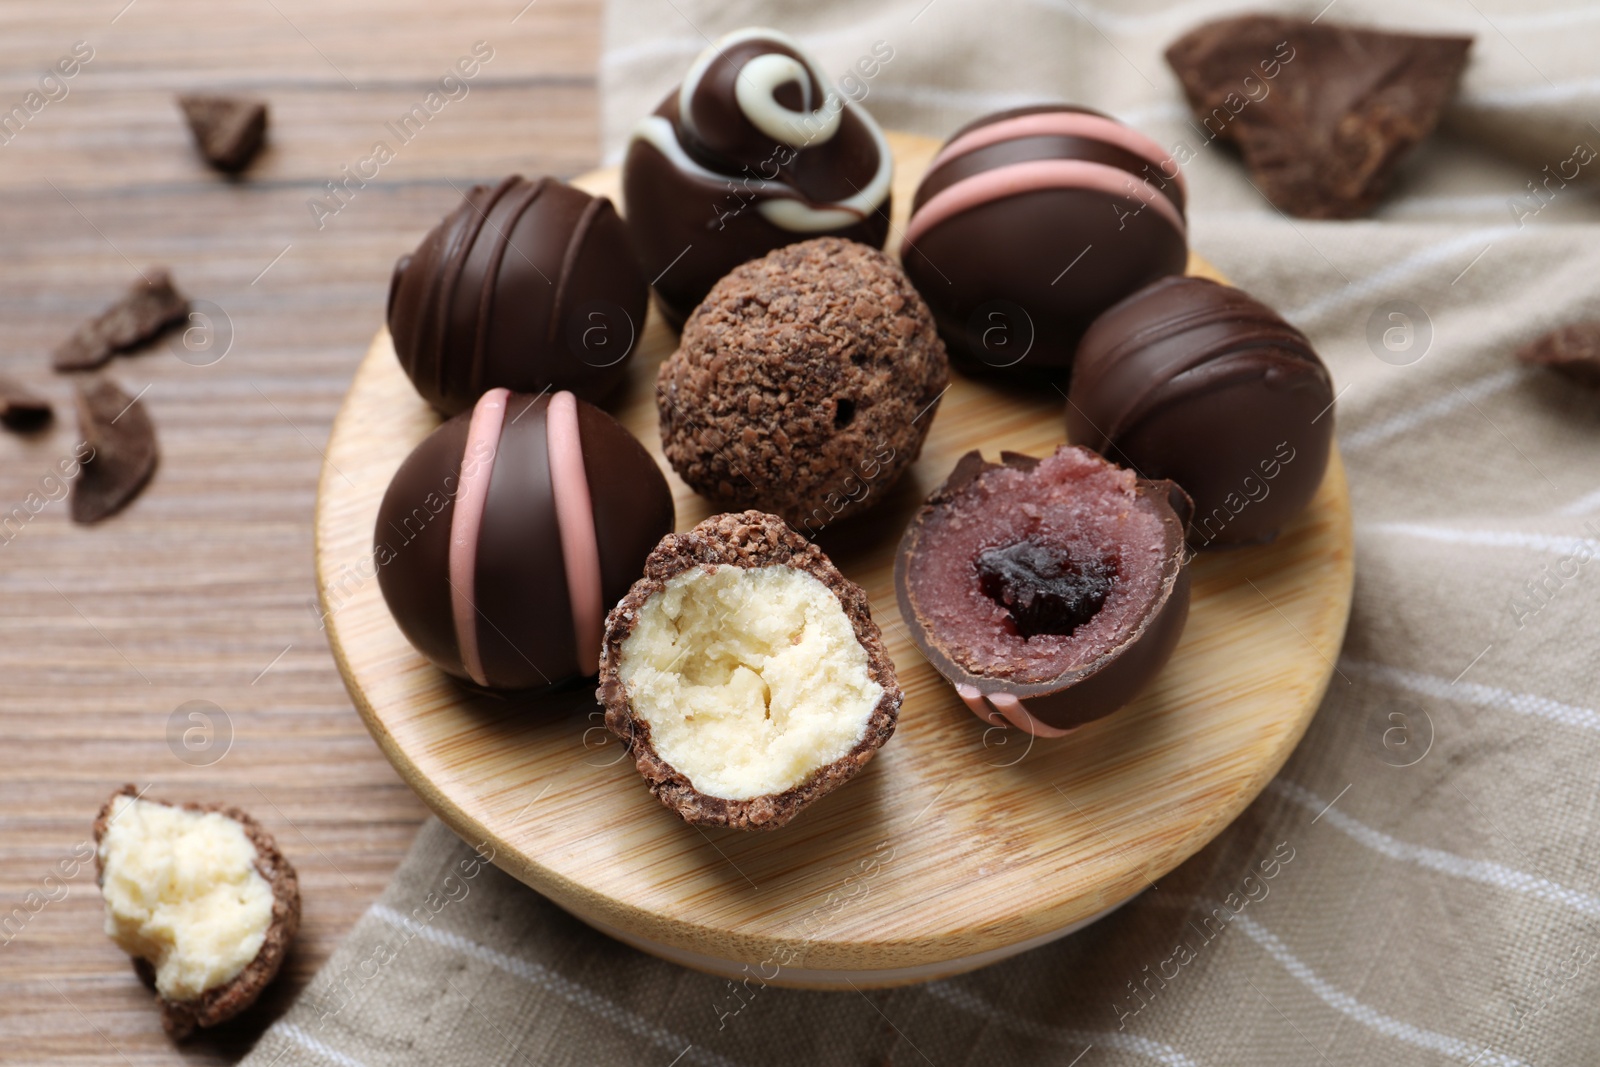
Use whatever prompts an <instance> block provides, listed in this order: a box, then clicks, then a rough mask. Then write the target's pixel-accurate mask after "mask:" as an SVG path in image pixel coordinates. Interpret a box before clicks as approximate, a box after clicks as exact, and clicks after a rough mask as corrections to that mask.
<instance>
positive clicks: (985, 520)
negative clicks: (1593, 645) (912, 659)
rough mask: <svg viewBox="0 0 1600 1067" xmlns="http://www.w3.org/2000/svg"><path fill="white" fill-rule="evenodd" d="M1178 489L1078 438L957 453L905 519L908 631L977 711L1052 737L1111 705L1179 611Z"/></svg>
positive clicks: (1180, 616) (1182, 602)
mask: <svg viewBox="0 0 1600 1067" xmlns="http://www.w3.org/2000/svg"><path fill="white" fill-rule="evenodd" d="M1188 519H1189V498H1188V497H1186V496H1185V495H1184V494H1183V490H1181V489H1179V488H1178V487H1177V486H1176V485H1174V484H1173V483H1171V482H1152V481H1145V480H1144V479H1141V478H1138V477H1136V476H1135V475H1134V473H1133V472H1132V471H1128V470H1124V469H1122V468H1121V467H1118V466H1116V465H1115V464H1112V463H1108V462H1106V461H1105V460H1104V459H1102V458H1100V457H1099V456H1097V455H1095V454H1094V453H1093V452H1090V451H1089V450H1088V449H1085V448H1073V447H1069V446H1062V447H1061V448H1060V449H1058V450H1057V451H1056V452H1055V454H1054V455H1051V456H1047V457H1045V458H1044V459H1035V458H1033V457H1032V456H1023V455H1018V454H1016V453H1002V454H1001V456H1000V462H999V463H989V462H986V461H985V460H984V459H983V457H982V456H980V455H979V454H978V453H977V452H969V453H967V454H966V455H965V456H963V457H962V458H961V460H960V462H958V463H957V464H956V467H955V470H954V471H953V472H951V474H950V477H949V479H948V480H946V482H945V484H944V485H943V486H941V487H940V488H939V489H937V490H935V491H934V493H933V495H932V496H931V497H929V498H928V501H927V503H926V504H924V505H923V507H922V510H921V511H919V512H918V513H917V515H916V516H915V518H913V519H912V521H911V525H910V526H909V527H907V529H906V533H905V536H904V538H902V539H901V542H900V549H899V552H898V554H897V555H896V558H895V569H894V581H895V590H896V592H897V593H898V595H899V599H900V615H901V618H903V619H905V621H906V628H907V629H908V630H909V631H910V634H911V639H912V641H914V642H915V643H916V646H917V648H918V649H919V650H921V652H922V654H923V655H924V656H926V657H927V658H928V662H929V663H931V664H933V667H934V669H935V670H937V671H938V672H939V673H940V674H942V675H943V676H944V677H945V679H946V680H948V681H949V682H950V683H951V684H952V685H954V686H955V687H956V692H957V693H958V694H959V695H960V697H961V699H962V701H963V702H965V703H966V705H967V707H968V708H970V709H971V710H972V712H973V714H975V715H977V716H978V717H979V718H980V719H982V720H984V721H985V722H988V723H991V724H994V725H1003V724H1004V723H1007V722H1009V723H1010V724H1011V725H1013V726H1016V727H1019V728H1021V729H1023V730H1026V731H1028V732H1030V733H1033V734H1037V735H1038V736H1041V737H1059V736H1061V735H1062V734H1064V733H1067V732H1069V731H1071V730H1073V729H1075V728H1077V727H1079V726H1081V725H1083V724H1084V723H1086V722H1089V721H1091V720H1093V719H1098V718H1100V717H1102V716H1104V715H1109V714H1111V713H1112V712H1113V711H1116V710H1117V709H1118V708H1120V707H1122V706H1123V705H1124V704H1126V703H1127V702H1128V701H1129V700H1131V699H1133V697H1134V696H1135V695H1136V694H1137V693H1138V692H1139V690H1140V689H1142V688H1143V687H1144V686H1145V684H1146V683H1148V682H1149V681H1150V680H1151V679H1152V678H1153V677H1154V676H1155V675H1156V673H1157V672H1158V671H1159V670H1160V669H1161V667H1162V665H1163V664H1165V663H1166V661H1167V658H1168V657H1169V656H1171V654H1172V650H1173V649H1174V648H1175V647H1176V646H1177V643H1178V637H1179V636H1180V635H1181V634H1182V632H1183V625H1184V622H1185V621H1186V620H1187V619H1188V616H1189V573H1188V570H1187V568H1186V567H1185V565H1184V564H1185V552H1184V543H1183V531H1184V527H1185V525H1186V524H1187V522H1188Z"/></svg>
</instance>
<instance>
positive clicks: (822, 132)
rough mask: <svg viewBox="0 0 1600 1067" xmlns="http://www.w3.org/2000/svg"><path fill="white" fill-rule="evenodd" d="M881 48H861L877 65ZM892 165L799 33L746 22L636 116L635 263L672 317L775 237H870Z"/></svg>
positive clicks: (626, 177) (631, 194)
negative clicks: (638, 118) (647, 111)
mask: <svg viewBox="0 0 1600 1067" xmlns="http://www.w3.org/2000/svg"><path fill="white" fill-rule="evenodd" d="M882 47H886V46H882ZM889 54H892V53H889ZM886 58H887V56H885V55H883V54H881V49H875V50H874V52H873V54H872V55H871V56H870V57H864V58H863V61H862V62H863V63H864V64H868V65H870V67H869V69H870V71H871V73H873V74H875V73H876V69H877V64H878V63H880V62H881V61H884V60H886ZM863 76H870V74H868V73H867V71H866V70H863ZM893 167H894V161H893V158H892V157H891V155H890V152H889V143H888V142H887V141H886V140H884V137H883V133H882V131H881V130H879V129H878V124H877V123H876V122H874V121H873V119H872V116H871V115H869V114H867V112H866V110H865V109H864V108H862V107H861V106H859V105H858V104H856V103H855V102H854V101H852V100H851V99H849V98H848V97H847V96H844V95H842V94H841V93H839V92H838V91H837V90H836V89H835V88H834V87H833V86H832V85H831V84H830V83H829V81H828V79H827V78H826V77H825V76H824V75H823V73H822V67H821V65H820V64H818V63H817V62H816V60H814V59H812V58H811V57H810V56H809V55H807V54H806V52H805V50H804V49H802V48H801V47H800V45H799V43H798V42H797V41H795V40H794V39H793V38H792V37H789V36H788V35H787V34H783V33H780V32H778V31H777V30H770V29H761V28H755V27H752V28H747V29H742V30H735V31H733V32H732V33H729V34H726V35H724V36H723V37H721V38H719V39H718V40H717V41H715V42H713V43H712V44H711V45H709V46H707V48H706V49H705V51H703V52H701V53H700V55H699V56H698V57H697V58H696V59H695V61H694V63H693V65H691V66H690V68H689V72H688V73H687V74H686V75H685V76H684V79H683V83H682V84H681V85H680V86H679V87H678V88H677V89H676V90H674V91H673V92H672V93H671V94H670V95H669V96H668V97H667V98H666V99H665V100H663V101H662V102H661V105H660V106H659V107H657V108H656V110H655V113H654V114H653V115H650V116H648V117H646V118H645V119H643V120H642V121H640V123H639V124H638V125H637V126H636V127H635V128H634V131H633V137H632V140H631V141H630V142H629V144H628V153H627V156H626V157H625V158H624V160H623V164H622V202H623V210H624V212H625V213H626V215H627V223H628V233H629V235H630V236H631V237H632V239H633V247H634V251H635V253H636V254H637V256H638V258H639V264H640V266H642V267H643V268H644V276H645V277H646V278H650V279H653V281H652V282H651V284H652V285H653V286H654V287H655V291H656V295H657V296H658V297H659V298H660V300H661V304H662V307H663V308H664V309H665V310H666V312H667V315H668V317H669V318H671V319H672V320H673V321H674V322H682V321H683V319H684V318H685V317H686V316H687V315H688V314H689V312H690V311H691V310H692V309H693V308H694V306H695V305H696V304H698V303H699V302H700V300H701V299H702V298H703V297H704V296H705V295H706V293H707V292H708V291H710V289H711V286H712V285H713V284H714V283H715V282H716V280H717V279H718V278H720V277H722V276H723V275H724V274H726V273H728V271H730V270H732V269H733V268H734V267H736V266H738V265H739V264H740V263H743V262H744V261H745V260H748V259H754V258H756V257H757V256H760V255H764V254H765V253H767V252H770V251H772V249H774V248H777V247H779V246H780V245H786V244H788V243H790V242H791V241H803V240H805V239H806V238H808V237H821V236H824V235H834V236H838V237H848V238H850V239H851V240H854V241H861V242H863V243H865V244H869V245H872V246H873V247H875V248H876V247H881V246H882V245H883V241H884V238H885V237H886V236H888V233H889V184H890V179H891V177H892V175H893Z"/></svg>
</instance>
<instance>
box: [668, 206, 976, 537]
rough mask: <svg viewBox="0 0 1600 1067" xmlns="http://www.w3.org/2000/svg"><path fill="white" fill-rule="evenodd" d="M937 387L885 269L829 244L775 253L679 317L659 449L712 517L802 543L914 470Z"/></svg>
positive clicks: (927, 337)
mask: <svg viewBox="0 0 1600 1067" xmlns="http://www.w3.org/2000/svg"><path fill="white" fill-rule="evenodd" d="M948 378H949V361H948V359H947V358H946V356H945V349H944V344H943V342H941V341H940V340H939V336H938V332H937V331H936V330H935V328H934V323H933V316H932V314H931V313H930V312H929V311H928V307H927V305H926V304H924V303H923V301H922V298H921V297H920V296H918V295H917V292H916V290H915V289H913V288H912V286H911V282H910V281H909V280H908V279H907V278H906V276H905V274H904V273H903V272H902V271H901V270H900V268H899V267H897V266H895V264H894V263H893V261H891V260H890V259H889V257H887V256H885V255H884V254H883V253H882V252H879V251H877V250H876V249H873V248H869V247H867V246H866V245H863V244H857V243H855V242H852V241H846V240H844V239H842V238H837V237H823V238H818V239H816V240H811V241H805V242H802V243H800V244H794V245H788V246H785V247H783V248H780V249H778V250H776V251H774V252H771V253H769V254H768V255H766V256H763V257H762V258H761V259H757V260H752V261H751V262H749V263H746V264H744V265H742V266H740V267H738V268H736V269H735V270H734V271H733V272H732V273H730V274H728V275H727V276H726V277H724V278H723V279H722V280H721V281H719V282H718V283H717V284H716V286H715V287H714V288H713V289H712V290H711V293H710V295H708V296H707V297H706V299H705V301H704V302H703V303H702V304H701V305H700V306H699V307H697V308H696V309H695V311H694V313H693V314H692V315H690V316H689V320H688V322H687V323H685V325H684V328H683V337H682V341H681V343H680V344H679V346H678V349H677V351H676V352H674V353H673V354H672V356H671V357H670V358H668V359H667V361H666V362H665V363H663V364H662V365H661V371H660V375H659V377H658V378H657V380H656V407H657V408H658V410H659V412H660V416H661V442H662V447H663V450H664V451H665V453H666V456H667V459H668V461H669V462H670V463H671V464H672V466H673V469H675V470H676V471H677V472H678V474H679V475H681V476H682V478H683V480H684V481H686V482H688V483H689V485H690V486H692V487H693V488H694V489H695V490H696V491H697V492H699V493H701V494H703V495H705V496H707V497H709V498H710V499H711V500H713V501H715V502H716V503H717V504H718V505H719V506H722V507H729V508H734V507H753V508H758V509H760V510H762V511H768V512H772V513H775V514H777V515H779V516H781V517H783V518H784V519H785V520H787V521H788V522H790V523H791V524H793V525H794V526H795V527H796V528H797V529H800V530H802V531H805V532H807V533H815V532H816V530H817V529H818V528H820V526H821V525H825V524H826V523H827V522H830V521H833V520H834V519H838V518H842V517H844V516H846V515H850V514H854V513H856V512H858V511H861V510H864V509H865V508H867V507H869V506H870V505H871V504H873V503H875V502H877V500H879V499H880V498H881V497H882V496H883V495H884V494H885V493H886V492H887V491H888V489H889V487H890V486H891V485H893V484H894V482H895V480H896V479H897V478H899V476H900V475H901V473H903V472H904V471H905V469H906V468H907V467H909V466H910V465H911V464H912V462H914V461H915V460H916V458H917V455H918V453H920V452H921V450H922V442H923V438H924V437H925V436H926V435H927V432H928V427H929V426H930V425H931V424H932V422H933V418H934V415H935V413H936V411H937V405H938V400H939V397H940V395H941V394H942V393H943V391H944V388H945V385H946V383H947V381H948Z"/></svg>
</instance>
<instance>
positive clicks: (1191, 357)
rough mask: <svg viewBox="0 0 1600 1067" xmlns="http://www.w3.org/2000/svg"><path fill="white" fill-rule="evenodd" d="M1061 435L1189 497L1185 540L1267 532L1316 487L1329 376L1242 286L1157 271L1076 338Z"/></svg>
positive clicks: (1200, 543) (1322, 461)
mask: <svg viewBox="0 0 1600 1067" xmlns="http://www.w3.org/2000/svg"><path fill="white" fill-rule="evenodd" d="M1067 439H1068V440H1070V441H1072V442H1073V443H1074V444H1079V445H1084V446H1086V447H1088V448H1092V449H1094V450H1095V451H1096V452H1100V453H1103V454H1104V455H1106V456H1108V457H1110V458H1111V459H1113V460H1115V461H1116V462H1118V463H1125V464H1127V465H1128V466H1130V467H1132V468H1133V469H1134V470H1136V471H1138V472H1139V473H1140V474H1141V475H1144V476H1145V477H1148V478H1170V479H1172V480H1173V481H1175V482H1177V483H1178V484H1179V485H1181V486H1183V488H1184V490H1185V491H1186V492H1187V493H1188V494H1189V496H1190V497H1192V498H1193V499H1194V507H1195V515H1194V525H1193V526H1192V527H1191V528H1190V531H1189V539H1190V544H1191V545H1192V546H1193V547H1194V548H1204V547H1206V546H1208V545H1212V544H1241V543H1249V542H1253V541H1264V540H1267V539H1269V538H1271V537H1272V536H1273V535H1274V534H1276V533H1277V532H1278V530H1279V528H1281V527H1282V526H1283V524H1284V523H1285V522H1287V521H1289V519H1290V518H1292V517H1293V516H1294V515H1295V514H1296V513H1297V512H1299V511H1300V509H1301V508H1303V507H1305V506H1306V504H1307V503H1309V502H1310V500H1311V498H1312V497H1313V496H1315V495H1316V492H1317V487H1318V486H1320V485H1321V484H1322V473H1323V471H1324V469H1325V468H1326V467H1327V465H1328V452H1329V450H1330V449H1331V448H1332V445H1333V382H1332V380H1331V379H1330V378H1329V376H1328V370H1327V368H1326V367H1324V366H1323V365H1322V360H1320V359H1318V358H1317V354H1316V352H1315V351H1313V350H1312V348H1311V343H1310V342H1309V341H1307V340H1306V338H1305V335H1304V334H1302V333H1301V332H1300V331H1299V330H1297V329H1295V328H1294V327H1293V326H1290V325H1289V324H1288V323H1287V322H1284V321H1283V319H1281V318H1279V317H1278V315H1277V313H1276V312H1274V311H1273V310H1272V309H1271V308H1269V307H1267V306H1266V305H1265V304H1262V303H1261V302H1260V301H1258V300H1255V299H1253V298H1252V297H1250V296H1248V295H1247V294H1245V293H1244V292H1242V291H1240V290H1238V289H1234V288H1231V287H1229V286H1226V285H1218V284H1217V283H1216V282H1212V281H1208V280H1206V279H1204V278H1164V279H1162V280H1161V281H1159V282H1156V283H1155V284H1154V285H1152V286H1150V287H1148V288H1146V289H1142V290H1140V291H1139V292H1137V293H1135V294H1134V295H1132V296H1130V297H1128V298H1127V299H1126V300H1124V301H1122V303H1120V304H1118V305H1117V306H1116V307H1114V308H1112V309H1111V310H1110V311H1107V312H1106V313H1105V314H1104V315H1102V316H1101V317H1100V318H1099V319H1098V320H1096V321H1095V324H1094V326H1093V327H1091V328H1090V330H1089V332H1088V333H1087V334H1086V335H1085V336H1084V338H1083V344H1082V345H1081V346H1080V347H1079V349H1078V363H1077V369H1076V370H1075V371H1074V372H1073V378H1072V391H1071V392H1070V394H1069V403H1068V404H1067Z"/></svg>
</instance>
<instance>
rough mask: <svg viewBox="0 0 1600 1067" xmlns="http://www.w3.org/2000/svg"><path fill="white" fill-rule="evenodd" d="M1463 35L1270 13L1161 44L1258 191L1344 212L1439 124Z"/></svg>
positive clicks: (1211, 129)
mask: <svg viewBox="0 0 1600 1067" xmlns="http://www.w3.org/2000/svg"><path fill="white" fill-rule="evenodd" d="M1471 47H1472V38H1470V37H1425V36H1419V35H1415V34H1407V33H1384V32H1380V31H1378V30H1370V29H1365V28H1361V27H1355V26H1341V25H1338V24H1336V23H1332V22H1327V21H1319V22H1308V21H1306V20H1304V19H1294V18H1280V17H1277V16H1273V15H1243V16H1238V17H1233V18H1225V19H1219V20H1217V21H1215V22H1208V23H1206V24H1204V25H1202V26H1198V27H1196V28H1195V29H1193V30H1190V31H1189V32H1188V33H1186V34H1185V35H1184V36H1182V37H1180V38H1179V39H1178V40H1177V41H1175V42H1173V44H1172V45H1171V47H1169V48H1168V49H1167V63H1168V64H1169V65H1170V66H1171V67H1172V69H1173V71H1174V72H1175V73H1176V74H1177V75H1178V80H1179V81H1181V82H1182V83H1183V88H1184V92H1185V94H1186V95H1187V96H1188V98H1189V106H1190V107H1191V108H1192V109H1193V110H1194V114H1195V118H1196V119H1197V121H1198V122H1199V123H1200V124H1201V126H1202V127H1203V128H1204V129H1205V131H1206V135H1207V136H1208V137H1213V138H1221V139H1223V140H1227V141H1232V142H1234V143H1236V144H1237V145H1238V146H1239V151H1240V152H1241V153H1242V154H1243V156H1244V163H1245V166H1246V167H1248V168H1249V169H1250V173H1251V177H1252V178H1253V179H1254V181H1255V183H1256V185H1257V186H1258V187H1259V188H1260V190H1261V192H1262V193H1263V194H1264V195H1265V196H1266V198H1267V199H1268V200H1270V201H1272V202H1273V204H1275V205H1277V206H1278V207H1279V208H1281V209H1282V210H1284V211H1286V212H1288V213H1289V214H1291V215H1298V216H1300V217H1302V218H1312V219H1346V218H1355V217H1357V216H1359V215H1364V214H1366V212H1367V211H1369V210H1370V209H1371V208H1372V206H1373V204H1375V203H1377V201H1378V198H1379V197H1381V196H1382V195H1383V191H1384V189H1385V187H1386V186H1387V185H1388V183H1389V178H1390V176H1391V175H1392V174H1393V173H1394V170H1395V167H1396V165H1397V164H1398V163H1399V161H1400V159H1401V157H1403V156H1404V155H1405V153H1406V152H1407V151H1408V150H1409V149H1410V148H1411V147H1412V146H1413V145H1415V144H1416V143H1417V142H1418V141H1421V140H1422V139H1423V138H1424V137H1426V136H1427V135H1428V134H1429V133H1431V132H1433V128H1434V127H1435V126H1436V125H1438V123H1439V116H1440V115H1441V114H1442V113H1443V111H1444V108H1445V105H1446V104H1448V103H1449V102H1450V98H1451V97H1452V96H1454V95H1455V91H1456V85H1457V83H1458V82H1459V81H1460V79H1461V71H1462V69H1463V68H1464V67H1465V66H1466V63H1467V51H1468V49H1470V48H1471Z"/></svg>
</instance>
